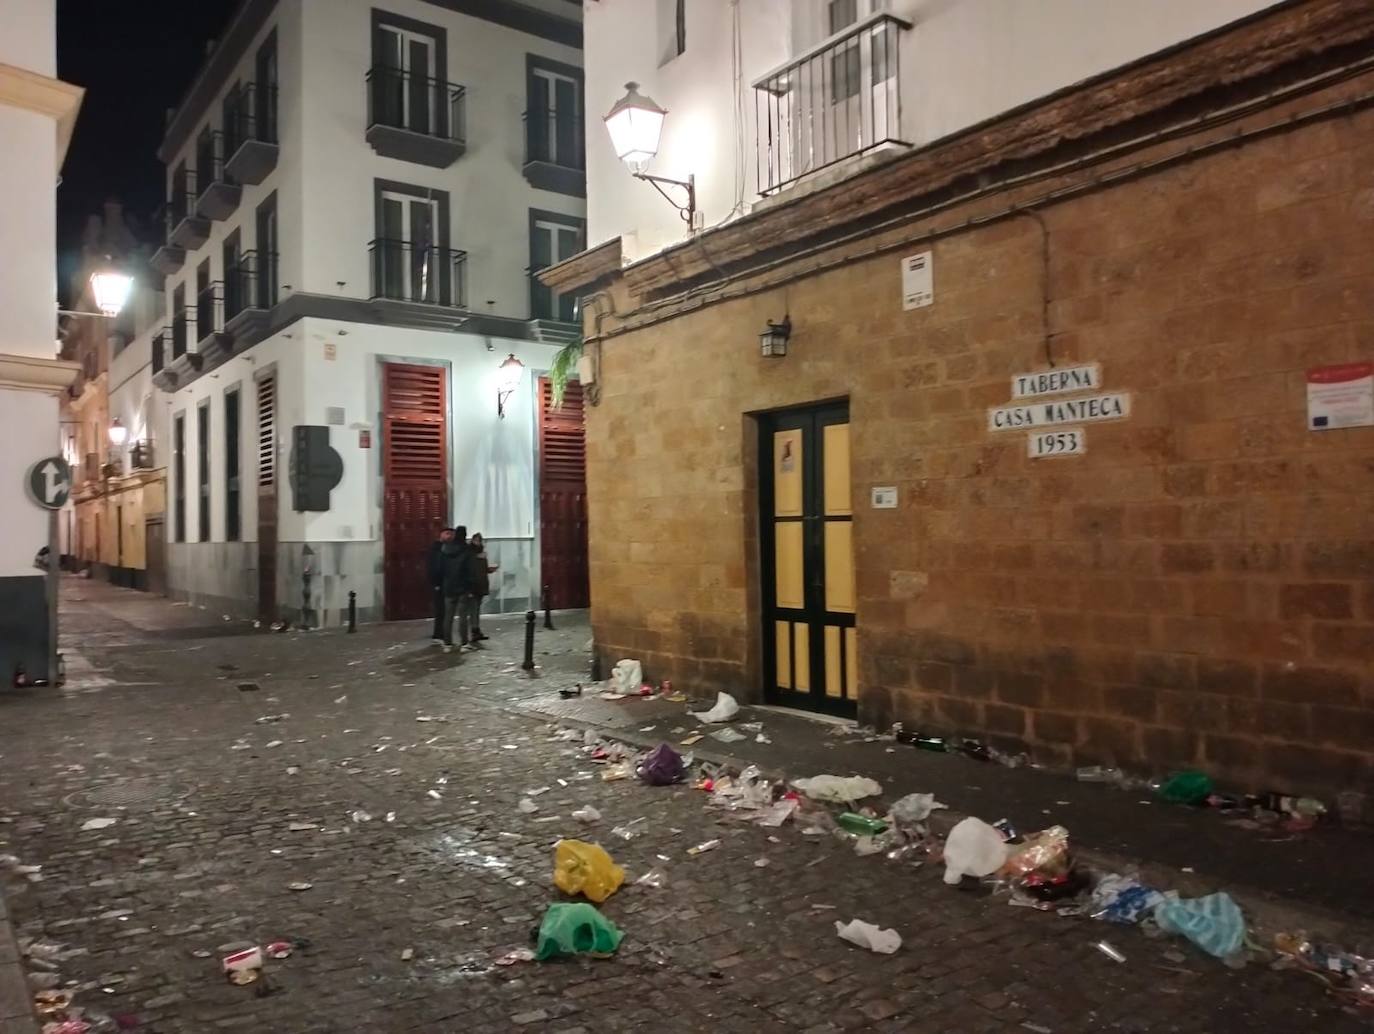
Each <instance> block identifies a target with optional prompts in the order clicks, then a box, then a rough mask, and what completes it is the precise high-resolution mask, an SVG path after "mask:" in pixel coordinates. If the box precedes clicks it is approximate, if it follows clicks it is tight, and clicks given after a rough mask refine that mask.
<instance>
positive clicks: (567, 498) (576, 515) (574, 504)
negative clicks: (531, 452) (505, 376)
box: [539, 377, 591, 609]
mask: <svg viewBox="0 0 1374 1034" xmlns="http://www.w3.org/2000/svg"><path fill="white" fill-rule="evenodd" d="M582 414H583V409H582V385H581V384H579V383H578V382H577V381H570V382H569V383H568V390H567V391H565V392H564V393H563V405H562V407H561V408H559V409H554V408H553V385H552V384H550V382H549V379H548V378H547V377H541V378H540V379H539V523H540V537H539V567H540V571H541V573H542V576H543V581H544V585H545V586H546V587H547V588H548V590H549V597H550V598H549V604H550V605H551V606H553V607H558V608H560V609H566V608H572V607H586V606H590V604H591V589H590V586H589V583H588V578H587V440H586V434H585V431H584V428H583V426H582Z"/></svg>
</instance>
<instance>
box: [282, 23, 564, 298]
mask: <svg viewBox="0 0 1374 1034" xmlns="http://www.w3.org/2000/svg"><path fill="white" fill-rule="evenodd" d="M378 6H381V7H383V8H384V9H385V10H386V11H387V13H389V14H396V15H400V16H403V17H407V18H414V19H416V20H419V21H423V22H427V23H429V24H431V25H436V26H440V27H442V28H444V29H446V30H447V37H448V54H447V60H448V71H447V77H448V79H449V81H451V82H453V83H456V84H458V85H460V86H463V87H465V88H466V107H467V119H466V124H467V153H465V154H464V155H463V156H462V157H460V158H459V159H458V160H457V161H456V162H455V163H454V164H453V165H452V166H450V167H449V168H447V169H434V168H430V167H428V166H424V165H417V164H414V163H411V162H403V161H399V160H396V159H392V158H383V157H381V156H379V155H377V154H376V153H375V152H374V151H373V150H372V148H371V147H370V146H369V145H368V143H367V140H366V139H365V133H366V129H367V94H366V90H365V88H364V87H365V77H366V75H367V71H368V68H369V67H370V66H371V64H372V20H371V19H372V14H371V12H372V7H373V5H372V4H371V3H368V2H365V0H346V2H344V0H340V2H334V3H329V4H319V3H315V4H308V5H307V6H306V7H305V19H306V20H305V39H306V41H307V46H306V49H305V53H304V58H303V74H304V79H303V90H304V93H303V96H304V99H305V101H304V102H305V105H306V107H305V111H304V116H303V125H304V138H303V139H302V141H301V152H302V154H303V156H304V177H305V183H306V184H307V187H308V189H307V190H306V191H305V197H304V204H305V210H304V218H305V223H304V233H305V236H304V239H303V241H302V246H303V247H304V252H305V253H304V274H303V276H302V279H301V281H300V283H299V284H298V288H299V289H302V290H307V291H311V292H314V293H319V294H343V295H347V296H351V297H368V295H369V293H370V292H369V265H368V254H367V244H368V242H369V241H371V240H372V239H373V238H374V237H375V236H376V229H375V227H376V222H375V212H374V208H375V202H374V180H375V179H386V180H393V181H397V182H401V183H406V184H410V185H413V186H417V187H432V188H435V189H437V190H443V191H447V192H448V194H449V204H450V212H451V216H450V218H451V226H450V246H451V247H453V248H455V249H460V250H464V251H466V252H467V253H468V255H467V282H468V300H469V303H470V306H471V308H472V309H473V310H474V311H477V312H483V313H487V312H491V313H496V314H499V315H505V316H517V317H522V318H523V317H526V316H528V308H529V281H528V279H527V278H526V273H525V271H526V269H527V268H528V266H529V261H530V260H529V231H528V222H529V210H530V209H531V208H538V209H544V210H546V211H552V212H559V213H563V214H567V215H575V216H581V215H583V213H584V212H585V209H586V206H585V204H584V202H583V201H582V199H581V198H574V197H569V196H567V195H564V194H559V193H553V192H550V191H544V190H536V189H534V188H533V187H531V186H530V185H529V183H528V182H527V181H526V180H525V178H524V176H523V175H522V174H521V166H522V165H523V162H524V122H523V121H522V118H521V116H522V114H523V113H524V111H525V105H526V87H525V55H526V54H527V53H529V54H537V55H541V56H543V57H547V58H550V59H552V60H555V61H560V62H563V63H564V64H569V65H579V66H580V65H581V63H582V54H581V51H579V50H577V49H575V48H572V47H566V46H562V45H560V44H557V43H550V42H548V41H546V40H543V39H540V38H538V37H535V36H530V35H527V34H525V33H521V32H517V31H515V30H513V29H509V28H505V27H503V26H500V25H496V24H494V23H492V22H488V21H483V20H481V19H478V18H471V17H468V16H465V15H460V14H455V13H454V12H452V11H447V10H444V9H443V8H441V7H439V6H438V5H436V4H429V3H422V2H419V0H390V2H387V3H385V4H380V5H378ZM567 6H570V5H567ZM572 13H575V10H574V11H572ZM340 281H342V282H343V283H344V285H345V286H344V287H342V288H340V287H339V286H338V284H339V282H340ZM488 300H490V301H493V302H494V303H495V304H494V305H491V306H489V305H487V304H486V303H487V302H488Z"/></svg>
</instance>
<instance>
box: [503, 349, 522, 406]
mask: <svg viewBox="0 0 1374 1034" xmlns="http://www.w3.org/2000/svg"><path fill="white" fill-rule="evenodd" d="M524 373H525V364H524V363H522V362H521V361H520V360H519V359H517V358H515V353H514V352H512V353H511V354H510V355H508V356H507V357H506V360H505V362H503V363H502V364H501V366H500V368H499V369H498V370H497V380H496V415H497V416H498V417H500V418H501V419H502V420H504V419H505V418H506V400H507V399H509V398H510V397H511V393H512V392H513V391H515V389H516V388H518V387H520V378H521V377H522V376H523V375H524Z"/></svg>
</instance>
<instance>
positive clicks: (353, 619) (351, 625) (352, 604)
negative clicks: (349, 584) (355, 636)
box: [348, 589, 358, 632]
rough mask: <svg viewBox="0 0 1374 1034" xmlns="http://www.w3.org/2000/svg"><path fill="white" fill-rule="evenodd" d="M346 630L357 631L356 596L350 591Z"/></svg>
mask: <svg viewBox="0 0 1374 1034" xmlns="http://www.w3.org/2000/svg"><path fill="white" fill-rule="evenodd" d="M348 630H349V631H350V632H356V631H358V594H357V593H356V592H354V591H353V590H352V589H349V590H348Z"/></svg>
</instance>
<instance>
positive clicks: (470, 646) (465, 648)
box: [458, 643, 477, 653]
mask: <svg viewBox="0 0 1374 1034" xmlns="http://www.w3.org/2000/svg"><path fill="white" fill-rule="evenodd" d="M475 649H477V644H476V643H464V644H463V645H462V646H460V647H458V652H459V653H472V651H473V650H475Z"/></svg>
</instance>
